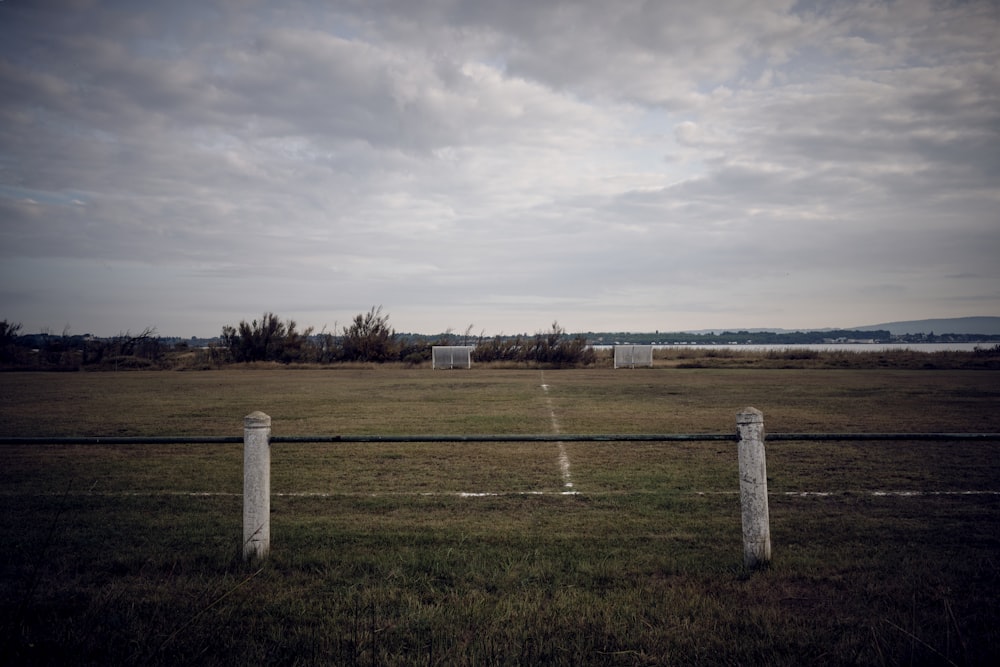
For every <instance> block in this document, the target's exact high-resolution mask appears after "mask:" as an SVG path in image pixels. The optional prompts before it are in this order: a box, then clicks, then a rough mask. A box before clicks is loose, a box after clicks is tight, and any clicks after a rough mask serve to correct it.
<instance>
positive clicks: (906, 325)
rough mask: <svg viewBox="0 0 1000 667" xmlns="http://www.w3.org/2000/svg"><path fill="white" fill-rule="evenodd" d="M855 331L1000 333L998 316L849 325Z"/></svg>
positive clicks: (896, 333) (993, 334) (905, 333)
mask: <svg viewBox="0 0 1000 667" xmlns="http://www.w3.org/2000/svg"><path fill="white" fill-rule="evenodd" d="M851 328H852V329H854V330H855V331H876V330H878V329H882V330H884V331H889V332H890V333H892V334H893V335H895V336H901V335H907V334H926V333H932V332H933V333H936V334H950V333H952V334H984V335H988V336H996V335H1000V317H952V318H947V319H938V320H910V321H908V322H886V323H884V324H871V325H868V326H863V327H851Z"/></svg>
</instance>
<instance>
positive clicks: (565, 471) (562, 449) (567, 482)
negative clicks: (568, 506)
mask: <svg viewBox="0 0 1000 667" xmlns="http://www.w3.org/2000/svg"><path fill="white" fill-rule="evenodd" d="M542 391H543V392H544V393H545V404H546V405H547V406H548V408H549V421H551V422H552V433H553V434H554V435H558V434H560V433H562V427H560V426H559V420H558V419H557V418H556V407H555V405H554V404H553V403H552V397H551V396H549V385H547V384H545V373H544V372H543V373H542ZM559 471H560V472H561V473H562V481H563V488H564V489H566V491H564V493H570V492H572V489H573V476H572V475H571V474H570V471H569V454H567V453H566V445H564V444H563V443H561V442H560V443H559Z"/></svg>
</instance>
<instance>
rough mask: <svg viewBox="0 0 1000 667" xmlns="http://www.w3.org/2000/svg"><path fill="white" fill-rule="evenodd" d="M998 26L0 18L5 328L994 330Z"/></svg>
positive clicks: (166, 9) (217, 12) (232, 9)
mask: <svg viewBox="0 0 1000 667" xmlns="http://www.w3.org/2000/svg"><path fill="white" fill-rule="evenodd" d="M998 27H1000V12H998V11H997V8H996V5H995V3H991V2H965V3H954V4H940V3H930V2H897V3H868V2H837V3H809V2H790V1H785V0H773V1H772V0H754V1H742V2H741V1H736V0H733V1H732V2H726V3H723V4H720V3H711V5H706V4H701V5H699V4H697V3H680V2H676V3H674V2H663V3H647V2H640V1H638V0H625V1H623V2H615V3H606V2H596V0H595V1H594V2H551V3H549V2H546V3H538V2H528V1H527V0H524V1H521V0H518V1H516V2H510V3H488V2H481V1H471V0H465V1H462V0H456V1H454V2H447V3H441V2H429V1H428V2H419V1H411V0H406V1H403V0H378V1H375V2H366V3H355V2H348V1H346V0H345V1H339V2H308V1H302V2H292V3H281V4H278V5H276V4H273V3H230V2H221V1H220V2H198V3H189V2H177V3H168V4H162V3H157V4H154V5H142V4H140V5H128V4H123V3H114V2H101V1H98V0H94V1H93V2H49V3H17V2H7V3H2V4H0V100H3V101H2V102H0V256H2V257H3V258H4V261H5V263H7V266H8V267H10V266H13V265H14V264H13V263H16V265H17V267H19V268H18V270H19V271H22V272H28V273H30V274H33V275H31V276H29V277H30V279H26V278H25V277H24V276H18V277H17V280H16V283H8V284H17V285H18V286H19V287H18V290H19V291H18V292H17V294H16V295H15V294H14V293H13V292H12V291H11V290H8V291H7V292H6V296H4V300H3V302H2V303H0V317H8V318H14V319H18V320H25V324H26V325H27V326H28V327H29V328H31V327H32V326H50V327H51V326H54V327H56V328H60V329H61V327H62V325H63V323H64V321H65V320H66V319H67V318H69V317H70V316H69V315H63V313H66V312H69V311H70V309H71V308H75V307H76V305H75V304H77V303H83V304H88V303H91V301H92V302H93V303H92V305H94V308H95V312H96V310H97V302H98V301H99V303H100V311H101V315H99V316H96V317H94V318H93V322H94V324H87V325H82V326H86V327H87V328H92V329H98V328H99V326H103V325H104V324H103V323H104V322H108V321H113V320H114V319H115V317H116V313H123V312H128V313H130V314H135V313H137V312H145V313H146V314H147V315H146V316H147V317H149V318H150V319H154V317H155V319H156V320H157V321H159V320H160V318H159V317H158V316H157V314H158V313H160V312H167V311H169V312H170V313H173V314H174V315H175V316H176V317H177V318H178V319H177V320H176V321H177V324H176V325H169V324H162V323H160V324H159V326H160V329H161V330H163V329H165V328H169V329H171V330H174V329H173V326H177V327H179V328H190V329H192V331H191V333H201V334H205V333H213V332H215V331H217V330H218V328H219V327H220V326H221V325H222V324H225V323H230V322H228V321H227V320H223V321H220V318H221V317H233V316H237V315H236V313H239V312H240V309H241V308H248V307H249V306H248V305H247V304H255V303H257V302H261V303H259V306H257V307H254V308H252V312H249V313H245V314H242V315H238V317H251V316H253V315H254V314H255V313H256V311H258V310H273V311H275V312H278V313H280V314H281V315H282V316H294V317H296V318H297V319H298V320H299V321H300V322H301V323H304V324H309V323H313V322H311V321H310V319H309V318H306V317H303V315H301V314H298V313H303V314H308V315H310V316H315V318H316V319H317V320H322V321H330V320H336V319H339V320H346V319H349V317H350V316H352V315H353V313H354V312H357V311H358V310H364V311H366V310H367V309H368V308H369V307H370V306H371V305H373V304H383V305H384V306H385V307H386V310H387V311H388V312H390V313H393V314H394V319H396V318H397V317H398V318H400V319H403V320H404V321H403V322H398V323H397V324H398V327H405V328H412V329H423V330H427V331H433V330H436V329H442V328H445V327H447V326H462V327H464V326H465V324H467V322H466V323H465V324H463V323H461V322H455V321H452V320H455V319H467V320H471V321H477V320H478V321H480V323H485V322H490V323H491V326H493V327H495V328H496V329H499V330H506V331H514V330H533V329H535V328H538V327H546V326H548V324H549V323H550V321H551V319H554V318H557V319H559V320H560V322H562V323H564V324H565V325H566V326H568V327H570V328H573V327H574V326H579V327H582V328H632V329H639V328H651V329H653V328H658V329H661V330H662V329H664V328H668V325H667V324H663V323H662V322H664V320H668V321H670V320H677V319H678V318H682V319H683V322H678V325H677V326H678V327H684V328H705V327H709V326H715V325H716V324H718V321H717V320H716V319H715V318H724V317H726V314H727V313H730V314H731V315H732V317H734V318H740V319H742V318H752V317H755V316H754V315H753V310H752V309H749V308H748V307H747V304H748V303H755V304H757V305H758V306H761V307H762V311H761V312H762V314H761V315H760V317H761V318H762V319H767V321H755V322H739V323H736V322H727V323H726V324H724V325H723V326H728V325H730V324H746V325H756V326H786V327H795V326H833V325H840V324H843V323H844V322H845V321H850V322H854V323H856V322H858V321H862V320H863V319H864V318H861V317H860V315H859V313H860V312H862V311H864V312H875V313H881V314H880V315H879V318H880V319H881V320H885V319H886V318H887V317H889V318H891V319H909V318H912V319H917V318H923V317H936V316H949V315H963V314H970V313H967V312H959V311H958V308H964V307H966V306H956V305H954V304H968V303H975V304H977V308H985V309H986V310H989V309H990V308H992V309H994V310H996V309H997V308H998V307H1000V302H998V301H997V299H996V290H995V287H994V285H996V284H998V282H1000V280H998V279H1000V275H998V273H997V272H998V269H997V266H996V262H995V260H994V259H992V257H995V256H996V254H997V253H996V252H995V251H997V250H1000V248H998V247H997V246H998V236H1000V234H998V232H1000V230H998V227H997V217H996V214H995V211H996V210H997V204H998V202H997V199H998V198H1000V192H998V188H997V185H996V184H997V183H998V175H1000V163H998V161H1000V158H998V157H997V156H998V155H1000V150H998V149H1000V141H998V131H1000V112H998V109H1000V99H998V96H1000V74H998V72H997V69H996V67H995V62H996V61H997V59H998V56H1000V53H998V52H1000V46H998V45H997V43H996V40H995V39H994V38H993V36H994V35H995V34H996V31H997V28H998ZM60 263H62V265H63V266H67V267H74V268H73V269H72V270H71V269H61V270H58V271H56V270H53V267H55V266H59V265H60ZM105 265H107V266H110V267H112V268H113V269H116V270H117V272H118V273H119V274H127V275H129V276H130V278H129V280H128V281H125V282H124V283H123V282H122V281H116V280H111V279H109V276H108V275H107V273H108V272H107V271H106V270H105V271H104V272H103V273H102V272H100V271H98V272H92V271H90V269H88V268H86V267H90V266H105ZM73 271H80V272H81V273H80V277H78V278H74V277H73ZM12 272H13V269H11V268H7V269H5V270H4V279H5V281H6V280H8V279H13V276H12V275H11V273H12ZM956 274H964V275H970V276H971V275H975V276H976V278H971V277H970V278H968V279H965V280H961V281H958V280H953V279H948V278H946V276H950V275H956ZM84 276H86V277H84ZM139 276H141V279H140V277H139ZM788 276H793V277H792V278H788ZM56 277H58V278H59V279H65V280H70V281H75V282H76V283H77V284H87V285H89V286H90V289H89V290H88V292H87V294H91V295H92V294H94V293H96V292H103V295H102V296H101V298H100V299H97V297H95V296H86V295H84V296H80V295H79V294H77V301H75V302H74V301H71V300H69V299H66V298H61V297H60V296H59V294H60V290H59V289H58V285H57V284H56V283H55V280H56ZM157 281H159V283H157ZM137 282H140V283H142V284H144V285H146V286H145V287H144V289H145V290H146V291H147V292H148V291H149V290H151V289H152V287H150V285H152V284H159V285H162V287H158V288H156V293H157V294H159V295H161V296H160V297H158V299H156V300H155V302H152V301H150V300H146V302H145V305H144V302H143V300H142V299H136V298H135V297H134V294H133V293H132V292H130V291H129V284H128V283H133V284H134V283H137ZM147 282H148V284H147ZM171 283H172V284H174V285H176V286H177V288H176V289H170V288H169V287H167V286H168V284H171ZM209 285H210V286H211V287H210V288H206V287H204V286H209ZM876 286H880V287H876ZM755 290H759V293H757V296H756V297H754V296H753V295H754V294H755ZM838 290H839V292H838ZM192 291H195V292H198V294H192V293H191V292H192ZM246 293H250V294H253V295H255V298H250V297H247V296H246ZM445 293H446V294H448V298H447V299H443V298H442V297H441V296H440V295H441V294H445ZM734 294H735V295H737V296H733V295H734ZM888 294H892V295H893V296H891V297H889V296H886V295H888ZM817 295H822V299H817V298H816V296H817ZM835 295H837V296H835ZM15 296H16V298H15ZM222 302H226V303H231V304H234V305H233V306H232V307H231V308H230V307H223V306H220V305H219V304H220V303H222ZM820 302H822V303H823V304H825V305H827V306H829V305H831V304H835V305H836V310H831V309H830V308H826V307H819V306H818V305H817V304H818V303H820ZM116 304H119V305H118V306H116ZM126 304H127V305H126ZM186 304H190V307H188V306H187V305H186ZM852 304H853V305H852ZM727 308H728V310H727ZM886 308H896V309H897V311H898V312H892V313H891V315H890V314H888V313H886V312H885V309H886ZM292 310H294V311H295V312H290V311H292ZM345 311H346V312H345ZM81 312H83V313H86V312H87V310H86V309H84V310H83V311H81ZM438 313H440V316H439V315H438ZM563 313H565V315H564V314H563ZM972 314H976V313H972ZM986 314H989V313H986ZM702 316H703V317H705V318H706V320H708V319H712V320H713V321H712V322H708V321H704V322H702V321H701V320H700V319H699V318H700V317H702ZM88 317H91V316H90V315H87V314H82V315H80V316H79V318H80V319H83V318H88ZM772 317H777V318H779V319H780V320H781V321H773V320H771V319H770V318H772ZM630 318H631V319H630ZM72 319H77V317H76V316H74V317H73V318H72ZM441 320H444V321H441ZM84 321H89V320H86V319H84ZM33 323H34V324H33ZM316 323H317V324H318V323H319V322H318V321H317V322H316ZM129 326H132V328H142V327H143V326H145V324H144V323H141V322H140V323H138V324H130V325H129ZM112 328H113V329H115V331H117V329H119V328H121V327H120V325H118V326H112ZM112 333H114V332H112Z"/></svg>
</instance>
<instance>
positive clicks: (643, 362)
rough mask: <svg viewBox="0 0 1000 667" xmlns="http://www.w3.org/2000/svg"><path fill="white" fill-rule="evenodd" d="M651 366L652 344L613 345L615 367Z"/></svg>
mask: <svg viewBox="0 0 1000 667" xmlns="http://www.w3.org/2000/svg"><path fill="white" fill-rule="evenodd" d="M636 366H649V367H650V368H652V367H653V346H652V345H615V368H635V367H636Z"/></svg>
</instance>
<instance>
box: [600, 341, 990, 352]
mask: <svg viewBox="0 0 1000 667" xmlns="http://www.w3.org/2000/svg"><path fill="white" fill-rule="evenodd" d="M997 344H998V343H995V342H988V343H816V344H811V343H800V344H793V345H781V344H778V345H754V344H752V343H746V344H732V345H730V344H720V345H711V344H709V345H703V344H698V343H692V344H690V345H683V344H676V345H653V349H654V350H685V349H695V350H734V351H737V352H739V351H743V352H784V351H794V350H815V351H817V352H885V351H888V350H910V351H912V352H973V351H975V350H976V349H977V348H978V349H988V348H992V347H994V346H996V345H997ZM613 347H614V345H594V346H593V348H594V349H595V350H610V349H611V348H613Z"/></svg>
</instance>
